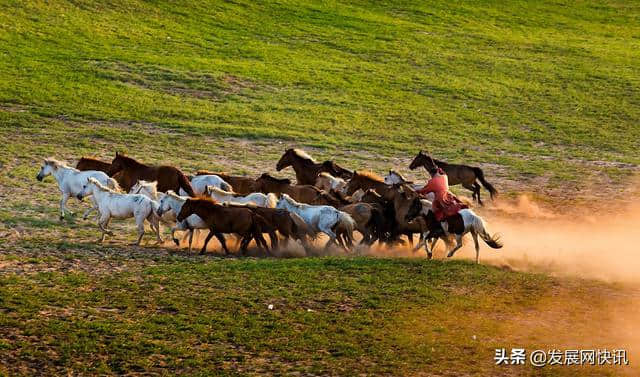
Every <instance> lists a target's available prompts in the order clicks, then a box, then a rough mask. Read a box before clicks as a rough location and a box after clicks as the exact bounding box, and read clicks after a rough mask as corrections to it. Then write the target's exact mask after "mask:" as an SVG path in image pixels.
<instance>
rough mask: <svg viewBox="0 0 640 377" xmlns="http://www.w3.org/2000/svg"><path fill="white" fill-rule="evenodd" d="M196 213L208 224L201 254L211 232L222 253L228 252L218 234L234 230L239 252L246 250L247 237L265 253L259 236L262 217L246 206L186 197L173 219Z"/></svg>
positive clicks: (222, 238)
mask: <svg viewBox="0 0 640 377" xmlns="http://www.w3.org/2000/svg"><path fill="white" fill-rule="evenodd" d="M193 214H196V215H198V216H199V217H200V218H201V219H202V220H203V221H204V222H205V223H206V224H207V225H208V226H209V234H208V235H207V238H206V239H205V241H204V245H203V246H202V250H200V254H204V253H205V252H206V250H207V244H208V243H209V240H211V237H213V236H214V235H215V236H216V238H217V239H218V241H220V244H221V245H222V248H223V249H224V252H225V254H227V255H228V254H229V249H228V248H227V244H226V242H225V239H224V236H223V235H222V233H236V234H238V235H240V236H241V237H242V242H241V243H240V248H241V250H242V251H243V252H246V251H247V246H248V245H249V242H251V239H255V240H256V244H257V245H258V248H259V249H260V250H262V247H263V246H264V248H265V249H266V250H267V253H268V252H269V247H268V246H267V241H265V239H264V237H262V233H263V229H265V228H268V227H269V225H268V224H267V222H266V220H265V219H264V218H263V217H262V216H260V215H258V214H257V213H255V212H254V211H252V210H251V209H249V208H246V207H225V206H222V205H220V204H217V203H216V202H215V201H213V200H211V199H187V201H186V202H184V204H183V205H182V209H180V213H179V214H178V217H177V220H178V221H183V220H184V219H186V218H187V217H189V216H191V215H193Z"/></svg>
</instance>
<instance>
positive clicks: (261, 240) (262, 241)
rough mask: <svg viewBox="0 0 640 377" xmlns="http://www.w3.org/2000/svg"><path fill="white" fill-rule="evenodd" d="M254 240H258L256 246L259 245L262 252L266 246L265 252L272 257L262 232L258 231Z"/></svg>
mask: <svg viewBox="0 0 640 377" xmlns="http://www.w3.org/2000/svg"><path fill="white" fill-rule="evenodd" d="M254 238H255V239H256V245H258V248H259V249H260V250H262V249H263V246H264V250H265V251H266V253H267V255H271V252H270V251H269V245H267V241H266V240H265V239H264V236H263V235H262V232H260V231H256V232H255V235H254Z"/></svg>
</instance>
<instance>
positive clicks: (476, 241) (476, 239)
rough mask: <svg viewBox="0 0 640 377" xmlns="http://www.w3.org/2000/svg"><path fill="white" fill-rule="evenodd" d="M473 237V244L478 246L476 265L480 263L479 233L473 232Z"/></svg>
mask: <svg viewBox="0 0 640 377" xmlns="http://www.w3.org/2000/svg"><path fill="white" fill-rule="evenodd" d="M471 237H473V243H474V244H475V246H476V264H479V263H480V244H479V243H478V233H476V232H471Z"/></svg>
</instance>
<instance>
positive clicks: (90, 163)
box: [76, 157, 111, 174]
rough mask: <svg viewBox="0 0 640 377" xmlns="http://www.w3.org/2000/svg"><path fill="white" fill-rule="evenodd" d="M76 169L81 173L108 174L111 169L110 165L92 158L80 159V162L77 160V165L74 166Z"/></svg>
mask: <svg viewBox="0 0 640 377" xmlns="http://www.w3.org/2000/svg"><path fill="white" fill-rule="evenodd" d="M76 169H78V170H81V171H86V170H97V171H102V172H105V173H107V174H108V173H109V170H110V169H111V164H110V163H108V162H104V161H100V160H98V159H96V158H93V157H81V158H80V160H78V164H76Z"/></svg>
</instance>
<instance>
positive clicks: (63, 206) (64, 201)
mask: <svg viewBox="0 0 640 377" xmlns="http://www.w3.org/2000/svg"><path fill="white" fill-rule="evenodd" d="M67 200H69V193H67V192H63V193H62V199H61V200H60V220H62V219H64V211H65V210H66V211H67V212H69V213H71V211H69V210H68V209H67Z"/></svg>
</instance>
